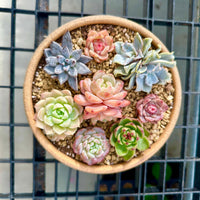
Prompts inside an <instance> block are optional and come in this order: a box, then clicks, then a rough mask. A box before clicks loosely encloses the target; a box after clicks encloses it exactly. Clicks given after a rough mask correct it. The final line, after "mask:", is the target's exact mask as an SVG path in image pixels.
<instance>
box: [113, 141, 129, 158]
mask: <svg viewBox="0 0 200 200" xmlns="http://www.w3.org/2000/svg"><path fill="white" fill-rule="evenodd" d="M115 150H116V153H117V155H119V156H125V155H126V154H127V152H128V150H127V148H126V147H125V146H123V145H121V144H119V143H115Z"/></svg>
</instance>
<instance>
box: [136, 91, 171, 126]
mask: <svg viewBox="0 0 200 200" xmlns="http://www.w3.org/2000/svg"><path fill="white" fill-rule="evenodd" d="M136 108H137V112H138V118H139V119H140V121H141V122H142V123H146V122H152V123H157V122H158V121H160V120H161V119H162V118H163V113H164V112H165V111H167V110H168V106H167V104H166V103H165V102H164V101H163V100H161V99H160V98H159V97H158V96H157V95H155V94H149V95H147V96H146V97H145V98H144V99H140V100H139V101H138V102H137V104H136Z"/></svg>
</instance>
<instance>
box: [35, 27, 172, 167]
mask: <svg viewBox="0 0 200 200" xmlns="http://www.w3.org/2000/svg"><path fill="white" fill-rule="evenodd" d="M151 43H152V39H151V38H144V39H142V37H141V36H140V34H139V33H136V35H135V37H134V41H133V43H128V42H125V43H123V42H115V43H113V38H112V37H111V36H109V33H108V31H107V30H102V31H100V32H97V31H95V30H91V31H89V33H88V37H87V40H86V46H85V49H84V53H85V55H82V50H73V44H72V40H71V36H70V33H69V31H67V32H66V34H64V36H63V38H62V42H61V44H59V43H57V42H52V43H51V45H50V48H47V49H45V50H44V55H45V58H46V65H45V67H44V71H45V72H46V73H48V74H50V75H51V77H52V78H57V79H58V80H59V82H60V84H63V83H65V82H66V81H68V84H69V86H70V87H71V88H72V89H73V90H76V91H79V87H80V93H79V94H76V95H75V96H74V97H73V96H72V94H71V92H70V91H69V90H62V91H59V90H55V89H53V90H52V91H51V92H44V93H43V94H42V95H41V99H40V101H38V102H37V103H36V104H35V112H36V113H35V120H36V126H37V127H38V128H41V129H43V130H44V133H45V134H46V135H47V137H48V138H49V139H50V140H52V141H59V140H63V139H65V138H66V137H67V136H72V135H74V142H73V145H72V148H73V151H74V153H75V154H77V155H79V157H80V159H81V160H82V161H83V162H85V163H87V164H88V165H94V164H99V163H100V162H102V161H103V160H104V158H105V157H106V155H107V154H108V153H109V151H110V144H111V145H112V146H113V147H114V148H115V151H116V154H117V155H118V156H119V157H123V159H124V160H125V161H129V160H130V159H132V158H133V157H134V156H136V151H144V150H146V149H148V148H149V146H150V143H149V140H148V136H149V134H150V133H149V132H148V131H147V130H146V129H145V128H144V127H143V123H146V122H150V123H157V122H158V121H160V120H161V119H162V118H163V115H164V112H166V111H167V110H168V106H167V104H166V103H165V102H164V101H163V100H161V99H160V98H159V97H158V96H157V95H155V94H148V95H146V96H145V97H144V98H142V99H140V100H139V101H138V102H137V104H136V110H137V113H138V118H137V119H135V118H123V116H122V109H123V108H124V107H126V106H129V105H130V101H129V100H126V99H125V97H126V96H127V94H128V91H127V90H130V89H132V88H133V86H134V85H135V83H136V90H135V92H138V91H144V92H147V93H149V92H150V91H151V89H152V85H153V84H165V83H167V82H169V81H170V80H171V75H170V73H169V72H168V70H167V69H166V67H169V68H170V67H174V66H175V65H176V62H175V61H174V55H173V53H165V52H161V48H160V46H158V48H157V49H153V48H152V44H151ZM114 49H115V51H116V54H115V56H114V60H113V62H114V63H117V64H118V66H117V67H116V68H115V70H114V75H112V74H108V73H106V72H104V71H103V70H98V71H97V72H96V73H95V74H93V77H92V79H90V78H85V79H82V80H81V81H80V82H79V84H78V74H80V75H85V74H89V73H91V71H90V69H89V68H88V67H87V66H86V64H87V63H88V62H90V61H91V60H92V58H91V57H93V58H94V60H95V61H96V62H97V63H101V62H103V61H105V60H107V59H108V57H109V54H108V53H109V52H112V51H113V50H114ZM90 56H91V57H90ZM116 76H120V77H121V79H122V80H121V79H116V78H115V77H116ZM127 80H128V81H129V84H128V86H127V87H125V89H126V90H125V89H124V81H127ZM118 119H119V121H117V120H118ZM83 120H91V122H92V124H93V125H95V124H96V122H97V121H101V122H107V121H112V120H113V121H116V122H114V123H113V125H112V126H111V128H110V138H109V139H107V137H106V134H105V130H103V129H102V128H100V127H88V128H81V129H80V127H81V123H82V121H83Z"/></svg>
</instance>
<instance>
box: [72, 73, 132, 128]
mask: <svg viewBox="0 0 200 200" xmlns="http://www.w3.org/2000/svg"><path fill="white" fill-rule="evenodd" d="M123 86H124V82H123V81H121V80H118V79H115V77H114V76H113V75H112V74H106V73H105V72H104V71H102V70H99V71H97V72H96V73H95V74H94V76H93V80H91V79H89V78H86V79H84V80H81V81H80V89H81V92H82V94H79V95H75V96H74V101H75V102H76V103H77V104H78V105H82V106H85V110H84V115H83V118H84V119H91V121H92V123H93V124H96V122H97V121H98V120H99V121H103V122H105V121H111V120H116V119H117V118H121V117H122V110H121V108H122V107H125V106H128V105H129V104H130V101H128V100H126V99H124V98H125V97H126V95H127V91H125V90H123Z"/></svg>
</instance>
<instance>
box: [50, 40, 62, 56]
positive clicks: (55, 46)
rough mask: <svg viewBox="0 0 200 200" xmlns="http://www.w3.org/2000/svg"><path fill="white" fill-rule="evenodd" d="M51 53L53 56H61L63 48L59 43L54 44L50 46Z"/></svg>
mask: <svg viewBox="0 0 200 200" xmlns="http://www.w3.org/2000/svg"><path fill="white" fill-rule="evenodd" d="M50 48H51V53H52V55H53V56H57V55H61V54H62V47H61V46H60V45H59V44H58V43H57V42H54V41H53V42H52V43H51V44H50Z"/></svg>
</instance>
